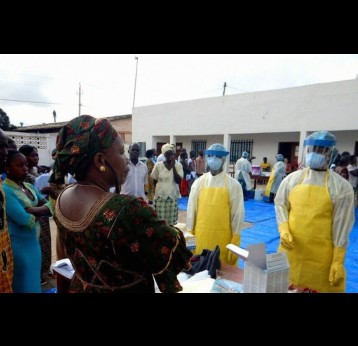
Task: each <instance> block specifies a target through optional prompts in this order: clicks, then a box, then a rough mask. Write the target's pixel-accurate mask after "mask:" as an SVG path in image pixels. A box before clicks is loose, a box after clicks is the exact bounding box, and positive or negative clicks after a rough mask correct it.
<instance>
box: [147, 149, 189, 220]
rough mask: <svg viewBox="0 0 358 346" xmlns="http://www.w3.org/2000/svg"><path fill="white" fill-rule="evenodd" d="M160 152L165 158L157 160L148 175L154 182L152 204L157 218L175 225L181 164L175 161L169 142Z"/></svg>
mask: <svg viewBox="0 0 358 346" xmlns="http://www.w3.org/2000/svg"><path fill="white" fill-rule="evenodd" d="M162 153H163V154H164V157H165V160H164V161H160V162H157V163H156V164H155V166H154V169H153V171H152V174H151V175H150V176H151V178H152V179H153V180H154V184H155V194H154V202H153V204H154V208H155V210H156V211H157V213H158V217H159V218H161V219H164V220H166V221H167V222H168V223H169V224H170V225H175V224H176V223H177V222H178V198H179V196H180V194H179V184H180V182H181V180H182V178H183V176H184V172H183V166H182V165H181V164H180V163H178V162H176V161H175V154H174V150H173V146H172V145H171V144H166V145H164V146H163V147H162Z"/></svg>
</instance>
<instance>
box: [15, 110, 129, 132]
mask: <svg viewBox="0 0 358 346" xmlns="http://www.w3.org/2000/svg"><path fill="white" fill-rule="evenodd" d="M131 117H132V114H125V115H115V116H112V117H105V118H107V119H108V120H109V121H114V120H120V119H127V118H131ZM67 123H68V121H63V122H60V123H43V124H39V125H30V126H23V127H17V128H16V130H15V131H18V132H45V131H46V132H51V130H52V131H53V132H57V131H58V130H59V129H60V128H61V127H63V126H64V125H66V124H67Z"/></svg>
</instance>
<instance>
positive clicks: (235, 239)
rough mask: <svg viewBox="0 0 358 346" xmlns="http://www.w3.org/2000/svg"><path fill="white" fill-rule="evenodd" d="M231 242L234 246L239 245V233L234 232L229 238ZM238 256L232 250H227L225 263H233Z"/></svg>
mask: <svg viewBox="0 0 358 346" xmlns="http://www.w3.org/2000/svg"><path fill="white" fill-rule="evenodd" d="M230 243H231V244H234V245H236V246H240V235H239V234H234V235H233V236H232V238H231V242H230ZM238 258H239V256H238V255H236V254H235V253H233V252H232V251H230V250H228V254H227V263H228V264H231V265H234V264H236V262H237V260H238Z"/></svg>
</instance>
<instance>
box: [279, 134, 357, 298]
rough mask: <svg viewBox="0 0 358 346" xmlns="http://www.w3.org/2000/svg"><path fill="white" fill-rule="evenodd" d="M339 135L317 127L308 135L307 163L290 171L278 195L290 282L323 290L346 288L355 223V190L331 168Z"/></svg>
mask: <svg viewBox="0 0 358 346" xmlns="http://www.w3.org/2000/svg"><path fill="white" fill-rule="evenodd" d="M335 144H336V138H335V136H334V135H332V134H331V133H330V132H327V131H318V132H314V133H312V134H311V135H310V136H308V137H307V139H306V140H305V141H304V155H303V159H302V162H301V165H302V167H303V168H302V169H300V170H298V171H296V172H293V173H291V174H290V175H288V176H287V177H286V178H285V179H284V180H283V181H282V183H281V185H280V187H279V189H278V191H277V194H276V198H275V210H276V218H277V223H278V228H279V232H280V246H279V251H285V252H286V254H287V257H288V260H289V263H290V279H289V281H290V284H291V285H294V286H296V287H298V288H310V289H313V290H317V291H319V292H345V288H346V273H345V269H344V261H345V254H346V249H347V246H348V238H349V233H350V231H351V230H352V227H353V224H354V194H353V188H352V186H351V185H350V184H349V182H348V181H347V180H345V179H344V178H342V177H341V176H340V175H338V174H337V173H335V172H333V171H331V170H330V169H329V166H330V163H331V159H332V153H333V149H334V146H335Z"/></svg>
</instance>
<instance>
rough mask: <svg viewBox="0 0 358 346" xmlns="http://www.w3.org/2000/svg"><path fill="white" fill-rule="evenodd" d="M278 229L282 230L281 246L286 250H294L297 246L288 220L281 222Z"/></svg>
mask: <svg viewBox="0 0 358 346" xmlns="http://www.w3.org/2000/svg"><path fill="white" fill-rule="evenodd" d="M278 230H279V232H280V238H281V239H280V243H281V246H282V247H283V248H284V249H285V250H288V251H289V250H292V249H293V248H294V246H295V242H294V241H293V237H292V234H291V232H290V228H289V226H288V222H285V223H281V224H280V225H279V226H278Z"/></svg>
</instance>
